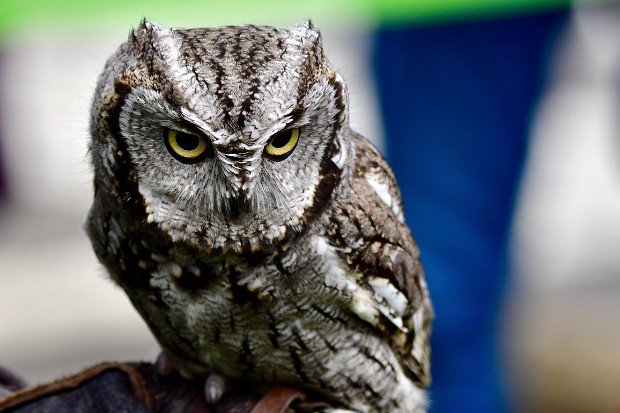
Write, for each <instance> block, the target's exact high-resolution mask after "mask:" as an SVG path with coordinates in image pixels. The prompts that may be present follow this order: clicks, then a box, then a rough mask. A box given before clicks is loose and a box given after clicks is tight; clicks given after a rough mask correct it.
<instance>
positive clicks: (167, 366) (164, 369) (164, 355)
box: [155, 350, 210, 380]
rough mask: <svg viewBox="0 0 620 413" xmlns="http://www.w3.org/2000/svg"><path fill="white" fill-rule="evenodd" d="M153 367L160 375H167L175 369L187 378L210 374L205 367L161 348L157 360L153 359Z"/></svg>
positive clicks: (202, 376) (191, 378)
mask: <svg viewBox="0 0 620 413" xmlns="http://www.w3.org/2000/svg"><path fill="white" fill-rule="evenodd" d="M155 368H156V370H157V373H158V374H159V375H161V376H167V375H168V374H170V373H171V372H172V370H176V371H177V372H178V373H179V374H180V375H181V377H183V378H184V379H188V380H193V379H201V378H205V377H208V376H209V374H210V371H209V370H208V369H207V368H206V367H204V366H198V365H194V364H190V363H188V362H185V361H182V360H181V359H179V358H178V357H177V356H175V355H174V354H172V353H171V352H169V351H167V350H162V352H161V353H159V356H157V361H155Z"/></svg>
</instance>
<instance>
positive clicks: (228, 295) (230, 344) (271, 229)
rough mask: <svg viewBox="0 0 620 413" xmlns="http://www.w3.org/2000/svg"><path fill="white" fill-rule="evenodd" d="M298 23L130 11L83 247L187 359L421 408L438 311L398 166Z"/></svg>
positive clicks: (109, 95) (201, 367)
mask: <svg viewBox="0 0 620 413" xmlns="http://www.w3.org/2000/svg"><path fill="white" fill-rule="evenodd" d="M348 116H349V115H348V97H347V89H346V86H345V84H344V81H343V79H342V77H341V76H340V75H339V74H338V73H336V72H335V71H334V70H333V69H332V67H331V66H330V64H329V63H328V61H327V60H326V58H325V57H324V56H323V50H322V45H321V37H320V34H319V32H318V30H317V29H316V28H314V27H313V25H312V24H311V23H310V22H301V23H299V24H297V25H295V26H293V27H291V28H290V29H289V30H280V29H276V28H272V27H256V26H249V25H248V26H237V27H223V28H214V29H193V30H179V29H170V28H167V27H164V26H161V25H159V24H156V23H153V22H149V21H144V22H142V23H141V24H140V26H139V27H138V28H137V29H136V30H134V31H133V32H132V33H131V35H130V36H129V39H128V41H127V42H126V43H124V44H123V45H121V46H120V48H119V49H118V50H117V51H116V53H115V54H114V55H113V56H112V57H111V58H110V59H109V60H108V62H107V64H106V66H105V69H104V71H103V74H102V75H101V77H100V79H99V82H98V85H97V89H96V93H95V97H94V101H93V105H92V113H91V135H92V142H91V145H90V152H91V155H92V162H93V166H94V194H95V195H94V203H93V206H92V209H91V211H90V214H89V217H88V222H87V224H86V226H87V231H88V234H89V236H90V238H91V240H92V243H93V247H94V250H95V253H96V254H97V256H98V258H99V260H100V261H101V262H102V263H103V264H104V265H105V267H106V268H107V270H108V271H109V273H110V275H111V277H112V279H113V280H114V281H115V282H116V283H118V284H119V285H120V286H121V287H122V288H123V289H124V290H125V292H126V293H127V295H128V297H129V299H130V300H131V302H132V303H133V305H134V306H135V308H136V309H137V310H138V311H139V313H140V314H141V315H142V317H143V318H144V320H145V321H146V323H147V324H148V326H149V327H150V329H151V330H152V332H153V334H154V335H155V337H156V338H157V340H158V341H159V343H160V344H161V346H162V348H163V349H164V350H165V351H166V352H168V353H169V354H171V355H172V356H174V358H175V359H177V360H180V361H181V362H182V364H183V365H184V366H186V367H188V368H190V369H192V370H194V371H204V372H214V373H216V374H218V375H221V376H223V377H230V378H245V379H250V380H256V381H261V382H274V383H275V382H277V383H291V384H294V385H299V386H302V387H305V388H308V389H312V390H315V391H318V392H321V393H323V394H324V395H325V396H327V397H328V398H330V399H332V400H333V401H334V402H335V403H336V405H338V406H340V407H343V408H347V409H351V410H354V411H358V412H393V413H405V412H406V413H412V412H424V411H426V392H425V390H424V389H425V388H426V387H427V386H428V384H429V381H430V377H429V353H430V351H429V343H428V341H429V333H430V324H431V320H432V317H433V310H432V306H431V302H430V299H429V295H428V290H427V286H426V283H425V280H424V275H423V270H422V266H421V263H420V259H419V253H418V248H417V246H416V244H415V241H414V240H413V238H412V236H411V234H410V231H409V229H408V227H407V225H406V224H405V220H404V217H403V211H402V205H401V200H400V194H399V190H398V187H397V185H396V183H395V181H394V177H393V175H392V172H391V170H390V168H389V166H388V165H387V163H386V162H385V161H384V159H383V158H382V157H381V155H380V154H379V153H378V152H377V150H376V149H375V148H374V147H373V146H372V145H371V144H370V143H369V142H367V141H366V140H365V139H364V138H363V137H361V136H360V135H358V134H356V133H355V132H353V131H352V130H351V129H350V128H349V121H348Z"/></svg>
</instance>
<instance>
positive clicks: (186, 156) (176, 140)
mask: <svg viewBox="0 0 620 413" xmlns="http://www.w3.org/2000/svg"><path fill="white" fill-rule="evenodd" d="M164 144H165V145H166V149H168V152H170V154H171V155H172V156H173V157H174V158H175V159H176V160H177V161H179V162H183V163H195V162H199V161H201V160H203V159H204V158H206V157H207V155H209V152H210V149H211V144H210V142H208V141H207V139H206V138H204V137H202V136H198V135H192V134H191V133H186V132H181V131H177V130H174V129H168V128H164Z"/></svg>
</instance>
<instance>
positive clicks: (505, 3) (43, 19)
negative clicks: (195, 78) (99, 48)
mask: <svg viewBox="0 0 620 413" xmlns="http://www.w3.org/2000/svg"><path fill="white" fill-rule="evenodd" d="M595 1H596V0H590V1H587V2H595ZM582 2H584V1H582ZM599 2H600V1H599ZM569 3H570V1H569V0H286V1H285V0H187V1H179V0H165V1H164V0H138V1H132V0H0V32H6V31H8V30H12V29H20V28H28V27H33V26H42V25H43V26H51V27H55V28H56V27H58V28H63V27H69V28H70V29H81V28H89V27H90V28H94V29H97V28H124V29H127V30H128V29H129V28H130V27H132V26H135V25H137V24H138V22H139V21H140V20H141V19H142V17H148V18H149V19H153V20H157V21H160V22H161V23H163V24H166V25H169V26H177V27H179V26H182V27H196V26H214V25H222V24H241V23H255V24H273V25H289V24H291V23H292V22H295V21H297V20H301V19H307V18H312V19H313V20H315V21H316V22H317V24H318V25H319V26H320V25H322V24H330V25H337V24H356V23H360V24H369V23H370V24H372V23H373V22H384V23H385V22H388V23H392V22H393V23H402V22H428V21H441V20H446V19H449V20H457V19H470V18H475V17H487V16H498V15H503V14H508V13H510V14H514V13H525V12H532V11H537V10H545V9H552V8H557V7H562V6H566V5H567V4H569Z"/></svg>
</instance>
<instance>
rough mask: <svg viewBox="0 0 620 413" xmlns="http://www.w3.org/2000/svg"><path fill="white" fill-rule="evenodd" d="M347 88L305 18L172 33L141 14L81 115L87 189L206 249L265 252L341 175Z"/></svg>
mask: <svg viewBox="0 0 620 413" xmlns="http://www.w3.org/2000/svg"><path fill="white" fill-rule="evenodd" d="M347 114H348V104H347V94H346V88H345V85H344V83H343V81H342V79H341V77H340V76H339V75H338V74H337V73H336V72H334V70H333V69H332V68H331V67H330V65H329V63H328V62H327V60H326V59H325V58H324V56H323V51H322V45H321V38H320V34H319V32H318V30H316V29H315V28H314V27H313V26H312V24H311V23H310V22H301V23H299V24H297V25H295V26H293V27H291V28H290V29H289V30H280V29H275V28H272V27H256V26H238V27H223V28H215V29H192V30H178V29H170V28H167V27H163V26H161V25H158V24H156V23H153V22H149V21H144V22H142V24H141V25H140V26H139V27H138V28H137V29H136V30H135V31H133V32H132V33H131V35H130V36H129V40H128V41H127V42H126V43H124V44H123V45H122V46H121V47H120V48H119V49H118V51H117V52H116V53H115V54H114V55H113V56H112V57H111V58H110V59H109V60H108V62H107V64H106V67H105V69H104V72H103V74H102V75H101V77H100V80H99V83H98V86H97V91H96V94H95V99H94V103H93V107H92V114H91V134H92V144H91V153H92V156H93V163H94V169H95V196H102V197H105V198H106V199H118V201H119V202H120V206H119V208H120V209H122V211H121V212H120V213H124V214H130V215H132V216H133V218H135V219H137V220H141V222H145V223H147V224H148V223H151V224H156V225H158V227H159V228H160V229H161V230H162V231H164V232H165V233H166V234H168V235H169V236H170V238H171V239H172V240H175V241H178V240H183V241H186V242H189V243H193V244H196V245H200V246H201V247H206V248H209V249H216V250H221V251H224V252H226V251H229V252H247V251H250V250H253V251H257V250H264V249H267V250H268V249H270V248H273V247H274V246H275V245H277V244H278V243H279V242H281V241H282V240H286V239H291V238H292V237H295V235H296V234H298V233H299V232H300V231H302V230H303V229H304V228H305V227H307V225H309V223H311V222H312V221H313V219H314V218H316V216H317V214H319V213H320V212H321V211H322V210H323V208H325V206H326V205H327V203H328V202H329V200H330V198H331V197H332V193H333V192H334V190H335V189H336V188H337V187H338V185H339V183H340V182H341V180H342V179H343V177H344V176H345V175H346V172H347V170H346V164H347V163H348V162H347V160H348V159H347V158H349V154H348V151H349V148H350V144H349V141H348V139H349V138H348V135H349V130H348V119H347V118H348V116H347Z"/></svg>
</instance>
